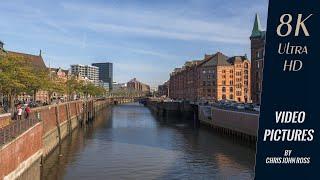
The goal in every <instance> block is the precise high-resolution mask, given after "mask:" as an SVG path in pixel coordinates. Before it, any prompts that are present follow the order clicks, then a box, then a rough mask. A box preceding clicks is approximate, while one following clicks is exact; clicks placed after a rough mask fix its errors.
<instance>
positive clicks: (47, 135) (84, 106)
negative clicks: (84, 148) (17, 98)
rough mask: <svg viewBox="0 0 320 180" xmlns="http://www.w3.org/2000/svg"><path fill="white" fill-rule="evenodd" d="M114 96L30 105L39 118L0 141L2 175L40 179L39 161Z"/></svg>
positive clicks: (0, 174) (8, 177) (110, 102)
mask: <svg viewBox="0 0 320 180" xmlns="http://www.w3.org/2000/svg"><path fill="white" fill-rule="evenodd" d="M113 102H114V99H107V100H102V101H94V100H91V101H73V102H68V103H62V104H58V105H50V106H44V107H39V108H35V109H32V112H31V115H30V117H32V118H37V119H40V121H39V122H38V123H36V124H35V125H33V126H32V127H31V128H29V129H28V130H27V131H25V132H23V133H22V134H20V135H19V136H18V137H15V138H14V139H13V140H12V141H10V142H8V143H6V144H4V145H1V144H0V180H1V179H40V165H41V161H42V159H43V158H45V157H46V156H47V155H48V154H49V153H50V152H51V151H52V150H53V149H54V148H55V147H57V146H58V145H59V144H60V143H61V141H62V140H63V139H64V138H65V137H66V136H67V135H68V134H70V133H71V132H72V131H73V129H75V128H76V127H77V126H79V125H85V124H86V123H87V122H89V121H90V120H91V119H93V118H94V116H95V114H96V113H97V112H98V111H100V110H101V109H103V108H106V106H108V105H110V104H113Z"/></svg>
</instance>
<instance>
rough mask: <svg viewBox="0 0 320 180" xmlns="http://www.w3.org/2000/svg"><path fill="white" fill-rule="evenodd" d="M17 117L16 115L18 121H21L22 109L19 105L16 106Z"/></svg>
mask: <svg viewBox="0 0 320 180" xmlns="http://www.w3.org/2000/svg"><path fill="white" fill-rule="evenodd" d="M17 115H18V120H21V117H22V107H21V105H18V109H17Z"/></svg>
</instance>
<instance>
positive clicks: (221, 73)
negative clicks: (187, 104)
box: [169, 52, 251, 102]
mask: <svg viewBox="0 0 320 180" xmlns="http://www.w3.org/2000/svg"><path fill="white" fill-rule="evenodd" d="M250 68H251V66H250V61H249V60H248V59H247V58H246V57H245V56H234V57H230V58H229V57H227V56H226V55H224V54H222V53H221V52H217V53H216V54H213V55H205V57H204V59H203V60H201V61H198V60H197V61H191V62H187V63H186V64H185V65H184V66H183V67H182V68H176V69H175V70H174V72H173V73H171V75H170V81H169V82H170V83H169V96H170V98H172V99H181V100H190V101H199V100H200V101H202V100H204V101H217V100H232V101H237V102H251V92H250Z"/></svg>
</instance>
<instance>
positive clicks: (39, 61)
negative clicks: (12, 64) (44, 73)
mask: <svg viewBox="0 0 320 180" xmlns="http://www.w3.org/2000/svg"><path fill="white" fill-rule="evenodd" d="M6 52H7V53H8V54H9V55H14V56H21V57H24V58H26V59H28V60H30V63H31V64H32V65H33V66H35V67H37V68H46V65H45V63H44V61H43V58H42V56H41V54H39V55H38V56H37V55H32V54H25V53H20V52H14V51H6Z"/></svg>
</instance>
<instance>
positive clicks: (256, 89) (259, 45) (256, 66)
mask: <svg viewBox="0 0 320 180" xmlns="http://www.w3.org/2000/svg"><path fill="white" fill-rule="evenodd" d="M265 37H266V31H263V30H261V25H260V19H259V16H258V14H256V16H255V20H254V24H253V28H252V33H251V36H250V40H251V78H252V79H251V82H252V83H251V93H252V94H251V97H252V101H253V102H254V103H258V104H260V103H261V91H262V78H263V61H264V45H265Z"/></svg>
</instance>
